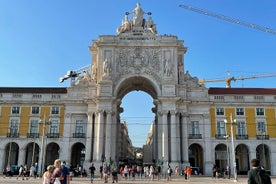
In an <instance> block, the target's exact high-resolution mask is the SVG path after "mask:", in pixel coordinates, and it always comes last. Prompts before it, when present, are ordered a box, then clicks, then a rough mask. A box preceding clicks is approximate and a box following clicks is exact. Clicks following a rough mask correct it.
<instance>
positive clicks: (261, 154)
mask: <svg viewBox="0 0 276 184" xmlns="http://www.w3.org/2000/svg"><path fill="white" fill-rule="evenodd" d="M256 158H257V159H259V160H260V164H261V165H263V166H264V168H265V169H266V170H270V167H271V166H270V152H269V147H268V146H267V145H266V144H260V145H258V146H257V147H256Z"/></svg>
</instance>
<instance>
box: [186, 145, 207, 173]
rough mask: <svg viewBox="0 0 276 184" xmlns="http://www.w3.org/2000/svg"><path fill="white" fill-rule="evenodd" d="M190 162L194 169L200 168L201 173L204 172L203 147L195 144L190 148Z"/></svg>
mask: <svg viewBox="0 0 276 184" xmlns="http://www.w3.org/2000/svg"><path fill="white" fill-rule="evenodd" d="M189 162H190V165H191V166H193V167H199V168H200V169H201V171H203V170H204V159H203V149H202V146H201V145H199V144H197V143H194V144H191V145H190V147H189Z"/></svg>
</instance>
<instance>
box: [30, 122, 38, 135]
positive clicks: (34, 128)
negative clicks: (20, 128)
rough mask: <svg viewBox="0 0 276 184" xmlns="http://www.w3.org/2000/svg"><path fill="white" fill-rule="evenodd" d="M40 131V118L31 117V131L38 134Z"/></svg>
mask: <svg viewBox="0 0 276 184" xmlns="http://www.w3.org/2000/svg"><path fill="white" fill-rule="evenodd" d="M38 132H39V120H36V119H31V121H30V133H31V134H36V133H38Z"/></svg>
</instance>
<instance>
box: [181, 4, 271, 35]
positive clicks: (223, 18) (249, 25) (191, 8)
mask: <svg viewBox="0 0 276 184" xmlns="http://www.w3.org/2000/svg"><path fill="white" fill-rule="evenodd" d="M179 7H181V8H184V9H187V10H191V11H194V12H197V13H201V14H203V15H208V16H210V17H215V18H218V19H222V20H225V21H228V22H232V23H235V24H239V25H242V26H246V27H250V28H252V29H257V30H259V31H263V32H266V33H271V34H276V30H274V29H271V28H268V27H264V26H260V25H257V24H252V23H249V22H245V21H242V20H239V19H235V18H231V17H228V16H224V15H220V14H216V13H212V12H209V11H206V10H202V9H199V8H195V7H192V6H188V5H184V4H181V5H179Z"/></svg>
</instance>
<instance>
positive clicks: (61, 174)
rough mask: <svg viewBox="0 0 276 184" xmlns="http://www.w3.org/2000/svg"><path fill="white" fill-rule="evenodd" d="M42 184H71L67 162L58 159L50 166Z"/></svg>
mask: <svg viewBox="0 0 276 184" xmlns="http://www.w3.org/2000/svg"><path fill="white" fill-rule="evenodd" d="M42 184H70V175H69V169H68V168H67V167H66V162H65V161H63V162H61V160H60V159H56V160H55V162H54V165H49V166H48V167H47V170H46V171H45V172H44V174H43V176H42Z"/></svg>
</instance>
